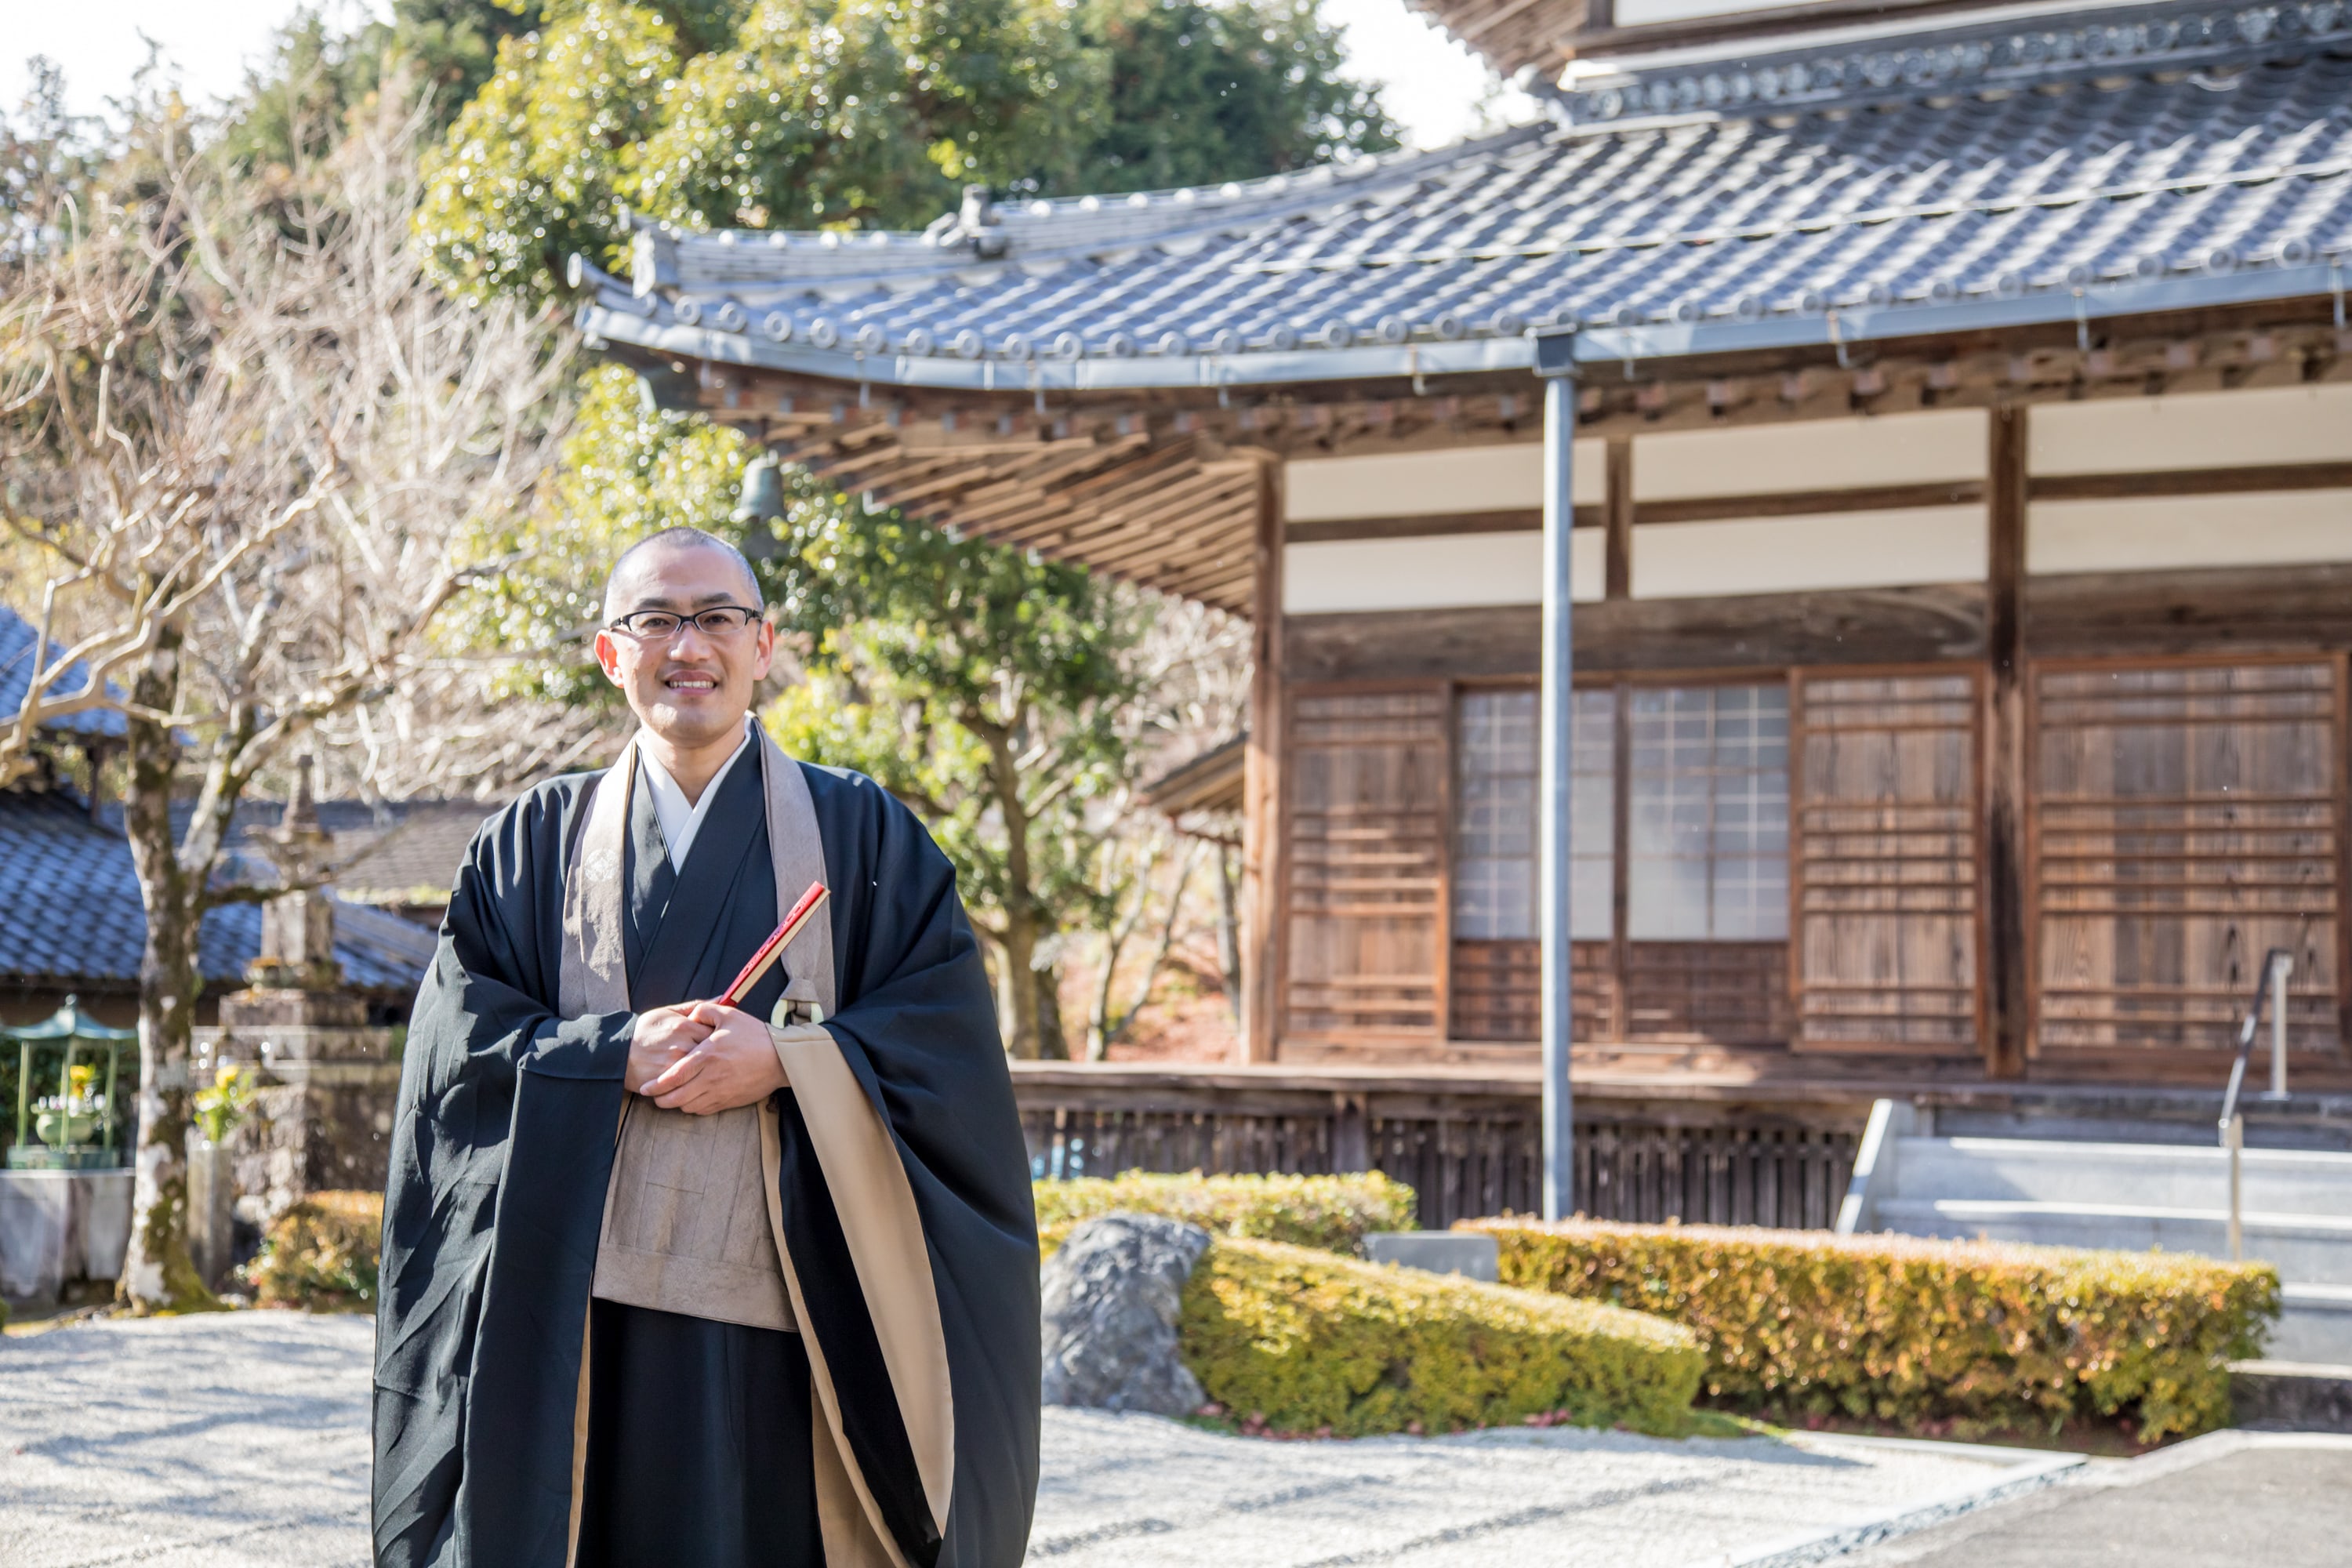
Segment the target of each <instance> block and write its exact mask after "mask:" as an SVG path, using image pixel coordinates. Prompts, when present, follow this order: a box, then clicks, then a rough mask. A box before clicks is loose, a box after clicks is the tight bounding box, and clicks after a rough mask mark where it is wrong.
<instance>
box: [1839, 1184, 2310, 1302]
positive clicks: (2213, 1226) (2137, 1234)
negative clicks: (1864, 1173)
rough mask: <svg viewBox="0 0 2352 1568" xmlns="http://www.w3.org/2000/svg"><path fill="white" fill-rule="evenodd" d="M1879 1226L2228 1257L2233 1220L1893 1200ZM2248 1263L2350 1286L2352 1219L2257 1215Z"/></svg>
mask: <svg viewBox="0 0 2352 1568" xmlns="http://www.w3.org/2000/svg"><path fill="white" fill-rule="evenodd" d="M1877 1215H1878V1224H1879V1226H1881V1227H1882V1228H1884V1229H1887V1230H1895V1231H1901V1232H1903V1233H1904V1234H1906V1235H1909V1236H1941V1237H1955V1238H1968V1237H1977V1236H1984V1237H1990V1239H1992V1240H1994V1241H2023V1242H2033V1243H2037V1244H2039V1245H2042V1246H2047V1247H2113V1248H2118V1249H2121V1250H2123V1251H2126V1252H2145V1251H2147V1250H2148V1249H2149V1248H2151V1247H2161V1248H2163V1249H2164V1250H2165V1251H2167V1252H2190V1253H2197V1254H2200V1255H2202V1256H2204V1257H2207V1258H2220V1257H2223V1256H2226V1255H2227V1252H2228V1249H2229V1214H2228V1211H2227V1210H2225V1209H2223V1208H2221V1207H2218V1206H2200V1207H2195V1208H2191V1207H2186V1206H2179V1207H2164V1206H2158V1205H2147V1204H2112V1203H2108V1204H2101V1203H2044V1202H2040V1201H2036V1200H2030V1199H2008V1198H1889V1199H1886V1200H1885V1201H1884V1202H1882V1203H1880V1204H1879V1205H1877ZM2242 1223H2243V1226H2244V1237H2245V1252H2246V1256H2247V1257H2248V1258H2259V1259H2261V1260H2263V1261H2264V1262H2266V1263H2270V1264H2273V1265H2274V1266H2275V1267H2276V1268H2278V1271H2279V1275H2280V1278H2281V1279H2289V1280H2294V1281H2296V1282H2298V1283H2306V1284H2316V1285H2352V1215H2343V1214H2337V1215H2309V1214H2294V1213H2277V1212H2273V1211H2268V1210H2262V1209H2252V1210H2248V1211H2246V1212H2245V1214H2244V1215H2243V1216H2242Z"/></svg>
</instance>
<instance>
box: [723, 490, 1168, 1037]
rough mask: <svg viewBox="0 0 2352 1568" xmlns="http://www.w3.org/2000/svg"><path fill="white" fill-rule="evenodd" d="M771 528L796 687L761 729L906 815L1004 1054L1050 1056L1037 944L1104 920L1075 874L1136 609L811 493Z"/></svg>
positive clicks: (1130, 735)
mask: <svg viewBox="0 0 2352 1568" xmlns="http://www.w3.org/2000/svg"><path fill="white" fill-rule="evenodd" d="M767 575H768V577H769V582H768V584H767V586H768V588H769V591H770V597H771V599H772V602H773V604H774V605H775V606H776V613H777V616H778V620H779V624H780V625H781V626H783V627H784V628H785V629H787V630H789V631H793V632H797V633H799V634H800V635H801V636H802V637H803V638H804V639H805V640H806V647H807V650H808V651H807V653H806V656H805V664H806V673H807V679H805V680H804V681H803V683H802V684H800V685H798V686H796V687H793V688H792V689H789V690H787V691H786V692H785V693H784V694H783V696H782V697H781V698H780V699H779V700H777V702H776V703H775V705H774V706H773V707H772V709H771V710H770V711H769V713H768V715H767V720H768V723H769V725H770V727H771V728H772V730H773V731H774V732H775V734H776V737H777V739H778V741H779V742H780V743H781V744H782V745H783V746H784V748H785V749H786V750H787V751H790V752H793V753H794V754H795V755H798V756H803V757H806V758H808V759H810V760H811V761H814V762H821V763H833V764H836V765H842V766H848V767H854V768H856V769H857V770H859V771H860V772H862V773H867V774H869V775H870V776H872V777H873V778H874V779H875V780H876V781H877V782H878V783H879V784H882V785H883V786H884V787H885V788H887V789H888V790H889V791H891V793H893V794H894V795H898V796H899V798H901V799H902V800H905V801H907V802H908V804H909V805H912V806H913V807H914V808H915V809H916V810H917V811H918V812H919V814H920V815H921V816H922V817H923V818H924V820H925V822H926V823H927V824H928V825H929V827H930V829H931V832H932V834H933V836H934V837H937V838H938V839H939V841H940V847H941V848H943V849H944V850H946V852H947V854H948V856H949V857H950V858H951V859H952V860H954V861H955V863H956V865H957V866H958V868H960V869H961V872H962V877H961V882H962V888H963V893H964V897H965V900H966V902H967V903H968V904H969V905H970V906H971V910H972V918H973V921H974V923H975V924H977V925H978V926H979V927H980V929H981V931H982V934H983V935H984V936H985V937H986V938H987V939H988V941H989V942H990V944H991V945H992V948H993V949H994V952H995V956H996V959H997V966H996V967H997V983H998V987H999V992H1000V997H1001V1000H1000V1006H999V1013H1000V1016H1002V1018H1003V1021H1004V1024H1005V1027H1006V1032H1007V1036H1008V1040H1007V1044H1008V1045H1009V1046H1010V1047H1011V1048H1012V1049H1013V1052H1014V1053H1015V1054H1016V1055H1020V1056H1030V1057H1034V1056H1039V1055H1045V1056H1056V1057H1058V1056H1063V1055H1066V1046H1065V1043H1064V1040H1063V1037H1062V1030H1061V1025H1060V1020H1059V1016H1058V1006H1057V1004H1056V1003H1055V996H1054V984H1053V971H1054V965H1053V962H1052V960H1053V947H1052V944H1053V939H1054V938H1055V936H1056V935H1058V934H1059V933H1060V932H1062V931H1064V930H1066V928H1068V927H1070V926H1072V925H1093V924H1097V923H1099V922H1100V921H1101V919H1102V917H1103V914H1104V911H1103V910H1101V909H1100V908H1099V907H1098V905H1099V903H1100V900H1099V898H1098V895H1097V889H1096V885H1095V879H1094V877H1093V875H1092V862H1093V859H1094V855H1095V850H1096V847H1097V845H1098V844H1099V843H1100V841H1101V839H1102V837H1103V835H1104V834H1105V833H1106V832H1107V831H1108V830H1109V829H1110V828H1111V827H1112V826H1114V825H1115V821H1116V816H1117V813H1116V812H1115V811H1114V810H1110V809H1107V808H1108V807H1109V806H1110V805H1112V804H1113V801H1114V797H1116V796H1117V795H1118V793H1119V791H1120V790H1121V788H1122V786H1123V784H1125V781H1126V775H1127V771H1128V761H1129V749H1130V747H1131V745H1132V743H1133V742H1134V739H1135V736H1134V729H1135V725H1136V720H1137V710H1138V706H1139V701H1140V700H1142V699H1143V698H1144V697H1145V696H1146V695H1147V693H1146V682H1145V680H1144V679H1143V676H1142V671H1141V669H1140V667H1139V661H1138V660H1137V659H1136V658H1134V652H1135V650H1136V648H1137V647H1138V646H1139V643H1140V641H1141V640H1142V636H1143V630H1144V626H1143V616H1142V614H1141V607H1140V605H1139V603H1138V601H1137V599H1136V596H1135V595H1132V594H1131V593H1129V592H1126V591H1123V590H1120V589H1118V588H1117V587H1116V586H1115V585H1113V584H1110V583H1108V582H1107V581H1104V580H1101V579H1097V578H1096V577H1094V576H1092V575H1090V574H1088V573H1087V572H1086V571H1085V570H1083V569H1082V568H1079V567H1076V566H1070V565H1066V564H1062V563H1056V562H1050V561H1044V560H1040V559H1037V558H1035V557H1034V556H1031V555H1029V554H1026V553H1025V552H1021V551H1017V550H1013V549H1008V548H1006V547H1005V546H1003V545H998V544H990V543H986V542H976V541H964V540H958V539H954V538H952V537H950V535H948V534H947V533H945V532H943V531H940V530H938V529H935V528H929V527H926V526H923V525H922V524H919V523H914V522H910V521H907V520H906V519H904V518H902V517H901V516H899V515H898V513H896V512H868V511H866V510H864V509H863V508H862V507H859V506H858V505H856V503H855V502H853V501H852V500H850V499H849V498H847V497H845V496H841V495H838V494H835V493H832V492H829V491H827V490H825V489H823V488H822V487H821V486H819V485H816V484H814V482H809V481H803V485H802V494H801V495H800V497H799V498H798V499H797V500H796V501H795V502H794V504H793V506H792V508H791V510H790V511H789V513H788V516H787V518H786V520H785V524H784V527H783V529H782V549H781V551H780V552H779V553H778V555H777V556H776V558H775V559H774V560H773V561H772V563H770V564H769V566H768V567H767Z"/></svg>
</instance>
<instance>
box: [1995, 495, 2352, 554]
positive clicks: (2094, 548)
mask: <svg viewBox="0 0 2352 1568" xmlns="http://www.w3.org/2000/svg"><path fill="white" fill-rule="evenodd" d="M2327 561H2352V490H2273V491H2268V492H2261V493H2255V494H2251V495H2221V496H2160V497H2150V498H2146V499H2141V500H2073V501H2036V502H2034V503H2033V507H2032V510H2031V511H2030V512H2028V514H2027V516H2026V521H2025V569H2026V570H2027V571H2028V572H2044V573H2048V572H2161V571H2168V570H2178V569H2179V568H2182V567H2189V566H2286V565H2295V564H2302V563H2318V562H2327Z"/></svg>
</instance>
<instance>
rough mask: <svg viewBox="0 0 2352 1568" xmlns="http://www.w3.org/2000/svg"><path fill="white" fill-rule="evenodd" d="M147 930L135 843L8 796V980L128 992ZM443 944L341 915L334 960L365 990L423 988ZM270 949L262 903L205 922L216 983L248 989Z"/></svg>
mask: <svg viewBox="0 0 2352 1568" xmlns="http://www.w3.org/2000/svg"><path fill="white" fill-rule="evenodd" d="M385 922H390V923H389V924H386V923H385ZM146 935H147V915H146V910H145V909H144V908H143V907H142V904H141V902H140V899H139V879H138V876H137V874H136V873H135V872H134V871H133V870H132V869H131V847H130V845H129V844H128V843H126V842H125V841H124V839H123V837H122V836H121V833H120V832H119V831H110V830H108V829H107V828H104V827H100V826H93V825H92V824H91V823H90V821H89V814H88V813H87V811H86V810H85V809H84V808H83V807H82V805H80V804H79V802H77V801H75V800H74V799H73V798H71V797H70V796H68V795H48V794H26V793H20V792H15V791H7V792H0V984H11V985H36V986H40V987H43V988H71V987H77V986H79V987H80V988H82V989H84V990H87V991H100V990H123V989H128V988H131V987H132V986H135V985H136V984H138V980H139V957H140V950H141V948H142V945H143V943H144V942H145V941H146ZM434 940H435V939H434V934H433V933H432V932H431V931H426V930H425V928H423V927H422V926H417V925H415V924H414V923H413V922H410V921H402V920H400V919H399V918H398V917H396V916H393V915H387V914H383V913H382V912H380V911H377V910H369V909H363V908H355V907H352V906H348V905H347V906H345V907H343V908H342V909H340V910H337V911H336V921H335V957H336V958H337V959H338V960H339V961H340V962H341V964H342V966H343V975H344V978H345V980H346V981H347V982H348V983H349V984H351V985H352V987H353V988H354V989H357V990H361V991H370V992H377V993H382V994H394V995H398V996H401V997H403V998H405V997H406V996H407V995H409V994H413V993H414V992H415V989H416V986H417V984H418V982H419V981H421V980H422V979H423V978H424V975H425V965H426V964H427V963H430V962H431V959H432V952H433V943H434ZM260 951H261V910H260V907H259V906H258V905H256V904H232V905H228V906H226V907H224V908H221V909H217V910H213V911H212V913H210V914H208V915H206V916H205V925H204V931H203V933H202V935H201V937H200V938H199V940H198V944H197V952H198V959H199V966H200V967H201V969H202V970H203V972H204V976H205V981H206V983H207V984H212V985H215V986H220V987H224V988H230V989H233V988H235V987H236V986H238V985H241V984H244V979H243V977H244V974H245V968H246V965H247V964H248V963H252V962H253V960H254V957H255V955H256V954H257V953H259V952H260Z"/></svg>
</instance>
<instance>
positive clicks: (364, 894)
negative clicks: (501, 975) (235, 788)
mask: <svg viewBox="0 0 2352 1568" xmlns="http://www.w3.org/2000/svg"><path fill="white" fill-rule="evenodd" d="M499 804H500V803H499V802H495V801H478V800H396V801H381V802H368V801H359V800H322V801H320V802H319V825H320V826H321V827H324V828H325V829H326V830H327V831H328V832H330V833H331V834H333V835H334V837H335V850H334V863H335V867H336V870H335V892H336V895H337V896H338V897H339V898H341V899H342V900H345V901H346V902H352V903H362V904H436V903H442V902H445V901H446V900H447V899H448V897H449V890H450V888H451V887H452V885H453V884H454V883H455V882H456V879H457V867H458V866H459V864H460V863H462V862H463V861H464V859H465V858H466V849H467V846H468V845H470V844H472V843H473V841H474V834H475V833H476V831H477V830H478V829H479V828H480V827H481V826H482V824H483V822H484V821H485V820H487V819H488V817H489V816H491V815H493V814H494V813H495V812H497V811H498V809H499ZM279 810H280V807H279V805H278V803H277V802H275V801H269V802H257V803H254V804H251V805H247V806H246V807H244V808H241V809H240V810H239V811H238V813H237V825H238V826H239V828H240V830H241V831H242V832H244V833H251V832H253V831H255V830H256V829H258V828H264V827H268V826H275V825H276V823H277V821H278V812H279Z"/></svg>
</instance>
